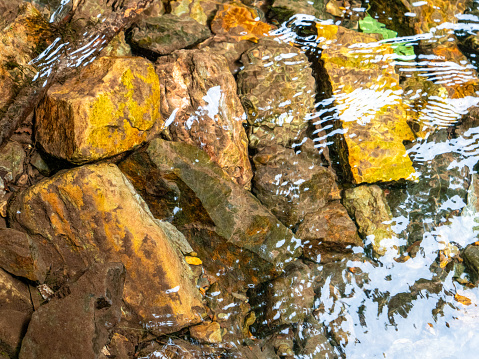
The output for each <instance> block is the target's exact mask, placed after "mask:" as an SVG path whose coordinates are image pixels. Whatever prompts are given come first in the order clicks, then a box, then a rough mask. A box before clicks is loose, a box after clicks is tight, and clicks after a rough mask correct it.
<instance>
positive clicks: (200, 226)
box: [120, 139, 301, 288]
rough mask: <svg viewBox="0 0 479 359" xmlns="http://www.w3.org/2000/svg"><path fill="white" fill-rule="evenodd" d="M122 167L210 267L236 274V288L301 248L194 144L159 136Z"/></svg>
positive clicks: (213, 270) (263, 274)
mask: <svg viewBox="0 0 479 359" xmlns="http://www.w3.org/2000/svg"><path fill="white" fill-rule="evenodd" d="M120 168H121V170H122V171H123V172H124V173H125V174H126V175H127V176H128V178H130V180H131V181H132V183H133V184H134V186H135V188H137V190H138V191H139V192H140V194H141V195H142V196H144V198H145V200H146V201H147V202H148V204H149V206H150V208H151V210H152V212H153V214H154V215H155V217H157V218H159V219H168V221H170V222H171V223H173V224H174V225H175V227H177V228H178V229H179V230H180V231H181V232H182V233H183V234H184V235H185V236H186V238H187V239H188V242H189V243H190V244H191V246H192V247H193V249H194V251H195V252H197V254H198V257H200V258H201V259H202V260H203V265H204V266H205V268H207V269H208V271H211V273H216V275H217V276H218V275H220V274H218V273H221V275H222V277H223V276H224V275H225V274H227V273H231V275H232V277H231V280H232V282H231V283H230V284H231V287H232V288H233V287H237V286H238V285H241V283H243V284H244V281H246V283H258V282H259V281H264V280H266V279H268V278H271V277H270V276H271V275H273V274H274V273H276V272H277V271H281V268H282V267H283V266H284V265H285V264H286V263H288V262H290V261H291V260H292V259H293V258H296V257H297V256H299V255H300V253H301V249H300V244H299V242H298V240H297V239H296V238H294V236H293V234H292V233H291V232H290V231H289V230H288V229H287V228H286V227H284V226H283V225H282V224H281V223H280V222H279V221H278V220H277V219H276V218H275V217H274V216H273V215H272V214H271V213H270V212H269V211H267V210H266V209H265V208H264V207H263V206H262V205H261V204H260V202H259V201H258V200H257V199H256V198H255V197H254V196H253V195H252V194H251V193H250V192H248V191H246V190H245V189H243V188H242V187H241V186H239V185H237V184H235V183H233V182H232V181H231V180H230V179H229V177H228V176H227V175H226V174H225V173H224V172H223V171H222V170H221V168H220V167H218V165H216V164H215V163H214V162H212V161H211V160H210V158H209V157H208V155H207V154H206V153H205V152H203V151H201V150H199V149H197V148H195V147H193V146H191V145H188V144H185V143H181V142H169V141H164V140H160V139H155V140H153V141H152V142H151V143H150V145H149V147H148V148H147V149H146V151H145V152H137V153H134V154H132V155H131V156H130V157H129V158H128V159H127V160H125V161H124V162H122V163H121V164H120ZM233 273H234V274H233ZM218 279H219V278H218ZM222 280H223V281H226V279H225V278H223V279H222Z"/></svg>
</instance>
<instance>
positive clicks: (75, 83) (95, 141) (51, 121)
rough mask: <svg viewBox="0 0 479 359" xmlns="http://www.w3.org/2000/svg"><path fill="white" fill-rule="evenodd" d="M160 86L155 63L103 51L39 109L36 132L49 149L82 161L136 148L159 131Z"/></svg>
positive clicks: (53, 91)
mask: <svg viewBox="0 0 479 359" xmlns="http://www.w3.org/2000/svg"><path fill="white" fill-rule="evenodd" d="M159 102H160V88H159V80H158V76H157V75H156V73H155V69H154V67H153V65H152V64H151V63H149V62H148V61H147V60H145V59H143V58H139V57H136V58H135V57H103V58H100V59H98V60H96V61H94V62H93V63H92V64H91V65H90V66H88V67H86V68H85V69H83V70H82V72H81V73H80V75H79V76H77V77H75V78H72V79H70V80H67V81H66V82H65V83H64V84H54V85H52V87H51V88H50V89H49V90H48V93H47V95H46V97H45V99H44V100H43V101H42V102H41V103H40V105H39V106H38V108H37V110H36V138H37V140H38V142H39V143H40V145H41V146H42V147H43V148H44V149H45V151H46V152H48V153H49V154H51V155H53V156H55V157H59V158H62V159H66V160H68V161H70V162H73V163H76V164H81V163H85V162H90V161H95V160H98V159H101V158H105V157H109V156H113V155H116V154H119V153H122V152H125V151H129V150H132V149H134V148H135V147H137V146H139V145H141V144H142V143H143V142H145V141H147V140H149V139H150V138H152V136H154V135H156V134H158V133H159V132H160V131H161V128H162V125H163V121H162V120H161V115H160V108H159V107H160V103H159Z"/></svg>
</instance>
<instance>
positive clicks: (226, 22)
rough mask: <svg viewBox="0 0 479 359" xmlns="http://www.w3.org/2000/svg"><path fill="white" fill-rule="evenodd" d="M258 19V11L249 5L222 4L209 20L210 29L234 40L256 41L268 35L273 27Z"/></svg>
mask: <svg viewBox="0 0 479 359" xmlns="http://www.w3.org/2000/svg"><path fill="white" fill-rule="evenodd" d="M259 19H260V16H259V13H258V11H256V10H255V9H253V8H251V7H248V6H245V5H241V4H237V3H232V4H224V5H223V7H222V8H221V9H220V10H218V12H217V13H216V15H215V17H214V19H213V21H212V22H211V31H213V32H214V33H215V34H216V35H219V36H225V37H226V38H228V39H232V40H236V41H241V40H250V41H253V42H256V41H258V39H260V38H262V37H264V36H268V33H269V32H270V31H271V30H272V29H273V27H272V26H271V25H269V24H267V23H265V22H262V21H260V20H259Z"/></svg>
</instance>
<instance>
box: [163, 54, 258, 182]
mask: <svg viewBox="0 0 479 359" xmlns="http://www.w3.org/2000/svg"><path fill="white" fill-rule="evenodd" d="M156 71H157V73H158V76H159V78H160V88H161V92H162V96H161V97H162V102H161V113H162V115H163V117H164V118H169V119H170V120H169V121H168V122H171V121H173V122H172V123H171V125H170V126H169V134H170V136H171V139H172V140H174V141H181V142H186V143H189V144H191V145H194V146H196V147H198V148H201V149H202V150H204V151H206V153H208V155H209V156H210V157H211V159H212V160H213V161H214V162H216V163H218V164H219V166H220V167H221V168H223V170H224V171H225V172H226V173H227V174H228V175H229V176H230V177H231V179H233V181H235V182H236V183H238V184H240V185H242V186H244V187H246V188H250V185H251V178H252V177H253V172H252V170H251V164H250V162H249V158H248V139H247V137H246V133H245V130H244V128H243V122H244V121H245V117H246V115H245V112H244V110H243V107H242V106H241V102H240V100H239V98H238V96H237V94H236V91H237V89H236V81H235V79H234V77H233V75H232V74H231V73H230V72H229V71H228V68H227V64H226V60H225V58H224V57H223V56H221V55H215V54H212V53H211V52H209V51H207V50H183V51H177V52H175V53H174V54H172V55H170V56H165V57H161V58H159V59H158V61H157V63H156Z"/></svg>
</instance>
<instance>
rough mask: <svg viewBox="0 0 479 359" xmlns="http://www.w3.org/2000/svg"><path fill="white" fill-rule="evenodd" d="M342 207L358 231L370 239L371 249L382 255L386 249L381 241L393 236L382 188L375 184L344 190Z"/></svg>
mask: <svg viewBox="0 0 479 359" xmlns="http://www.w3.org/2000/svg"><path fill="white" fill-rule="evenodd" d="M343 204H344V207H346V209H347V210H348V212H349V215H350V216H351V217H352V218H354V219H355V221H356V224H357V225H358V228H359V233H360V234H361V235H362V236H363V237H364V238H366V237H369V238H370V239H371V242H372V245H373V250H374V252H375V253H376V254H378V255H382V254H384V253H385V251H386V247H384V244H383V245H382V244H381V241H383V240H385V239H388V238H392V237H395V236H396V234H395V233H394V231H393V230H392V228H391V222H392V214H391V209H390V208H389V205H388V203H387V201H386V197H385V195H384V192H383V190H382V189H381V188H380V187H378V186H376V185H371V186H368V185H362V186H359V187H354V188H350V189H347V190H346V191H344V197H343Z"/></svg>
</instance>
